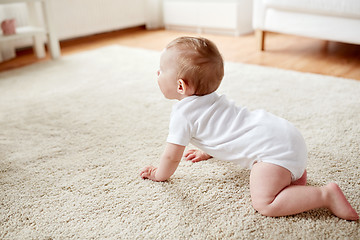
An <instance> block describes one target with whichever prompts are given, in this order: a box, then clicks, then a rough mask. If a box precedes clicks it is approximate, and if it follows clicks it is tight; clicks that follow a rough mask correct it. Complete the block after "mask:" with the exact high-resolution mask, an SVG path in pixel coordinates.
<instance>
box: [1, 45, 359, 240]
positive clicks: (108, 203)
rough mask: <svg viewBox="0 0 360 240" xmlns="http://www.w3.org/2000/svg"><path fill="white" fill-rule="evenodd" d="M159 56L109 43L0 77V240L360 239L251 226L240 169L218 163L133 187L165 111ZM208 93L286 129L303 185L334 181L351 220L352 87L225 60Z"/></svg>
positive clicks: (284, 226) (319, 214)
mask: <svg viewBox="0 0 360 240" xmlns="http://www.w3.org/2000/svg"><path fill="white" fill-rule="evenodd" d="M159 56H160V53H159V52H156V51H149V50H143V49H133V48H126V47H121V46H115V45H114V46H109V47H105V48H101V49H96V50H92V51H88V52H83V53H79V54H74V55H70V56H65V57H63V58H61V59H60V60H57V61H49V62H45V63H39V64H34V65H31V66H27V67H23V68H20V69H16V70H12V71H7V72H3V73H0V206H1V207H0V238H1V239H359V238H360V230H359V229H360V224H359V221H356V222H349V221H345V220H342V219H339V218H337V217H335V216H333V215H332V214H331V213H329V212H328V211H327V210H324V209H319V210H313V211H309V212H306V213H302V214H298V215H295V216H288V217H278V218H269V217H263V216H261V215H260V214H259V213H257V212H256V211H255V210H254V209H253V208H252V206H251V201H250V193H249V171H248V170H244V169H241V168H240V167H238V166H236V165H232V164H230V163H225V162H221V161H219V160H216V159H211V160H209V161H205V162H199V163H196V164H193V163H189V162H185V161H182V162H181V163H180V166H179V168H178V170H177V171H176V173H175V174H174V175H173V176H172V177H171V179H170V180H168V181H167V182H163V183H155V182H152V181H149V180H142V179H141V178H140V177H139V171H140V169H141V168H142V167H144V166H146V165H149V164H152V165H157V164H158V161H159V156H160V154H161V153H162V151H163V148H164V143H165V140H166V137H167V129H168V120H169V115H170V112H171V106H172V104H173V103H174V102H172V101H169V100H166V99H164V97H163V96H162V94H161V92H160V90H159V89H158V86H157V83H156V70H157V68H158V64H159ZM218 92H219V93H220V94H226V95H227V97H228V98H230V99H233V100H234V101H235V102H236V103H237V104H238V105H241V106H247V107H248V108H249V109H258V108H262V109H265V110H267V111H269V112H272V113H274V114H276V115H279V116H281V117H284V118H286V119H288V120H289V121H291V122H293V123H294V124H295V126H297V128H298V129H299V130H300V131H301V132H302V134H303V136H304V138H305V140H306V142H307V145H308V149H309V160H308V168H307V171H308V184H309V185H313V186H320V185H324V184H326V183H328V182H331V181H334V182H336V183H338V184H339V186H340V187H341V188H342V190H343V191H344V194H345V195H346V196H347V198H348V200H349V201H350V202H351V204H352V205H353V207H354V208H355V209H356V210H357V211H360V169H359V166H360V165H359V161H360V156H359V155H360V154H359V153H360V124H359V123H360V82H358V81H354V80H349V79H343V78H336V77H329V76H322V75H316V74H306V73H299V72H294V71H286V70H280V69H274V68H267V67H260V66H253V65H245V64H240V63H231V62H226V63H225V78H224V80H223V83H222V85H221V87H220V88H219V90H218Z"/></svg>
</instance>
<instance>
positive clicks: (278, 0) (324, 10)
mask: <svg viewBox="0 0 360 240" xmlns="http://www.w3.org/2000/svg"><path fill="white" fill-rule="evenodd" d="M264 3H265V5H266V7H269V8H276V9H282V10H286V11H294V12H303V13H305V12H306V13H309V14H322V15H329V16H339V17H348V18H360V0H264Z"/></svg>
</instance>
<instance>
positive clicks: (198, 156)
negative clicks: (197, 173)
mask: <svg viewBox="0 0 360 240" xmlns="http://www.w3.org/2000/svg"><path fill="white" fill-rule="evenodd" d="M184 157H185V159H186V161H192V162H193V163H194V162H200V161H205V160H208V159H210V158H212V156H210V155H209V154H207V153H206V152H203V151H201V150H197V149H190V150H189V151H187V152H186V153H185V156H184Z"/></svg>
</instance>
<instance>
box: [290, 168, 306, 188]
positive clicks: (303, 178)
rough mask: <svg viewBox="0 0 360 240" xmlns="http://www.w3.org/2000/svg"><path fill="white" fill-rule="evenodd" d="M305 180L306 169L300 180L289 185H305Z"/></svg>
mask: <svg viewBox="0 0 360 240" xmlns="http://www.w3.org/2000/svg"><path fill="white" fill-rule="evenodd" d="M306 179H307V173H306V169H305V171H304V173H303V175H302V176H301V178H299V179H298V180H296V181H294V182H292V183H291V185H303V186H305V185H306Z"/></svg>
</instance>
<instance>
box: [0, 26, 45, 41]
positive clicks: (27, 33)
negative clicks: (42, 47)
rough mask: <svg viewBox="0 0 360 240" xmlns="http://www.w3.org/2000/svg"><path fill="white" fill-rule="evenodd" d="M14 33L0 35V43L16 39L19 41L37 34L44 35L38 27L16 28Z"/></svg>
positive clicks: (43, 31)
mask: <svg viewBox="0 0 360 240" xmlns="http://www.w3.org/2000/svg"><path fill="white" fill-rule="evenodd" d="M15 32H16V33H15V34H12V35H4V34H2V33H0V42H1V41H13V40H17V39H21V38H23V37H32V36H35V35H38V34H45V33H46V32H45V30H44V29H43V28H40V27H33V26H27V27H18V28H16V31H15Z"/></svg>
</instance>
